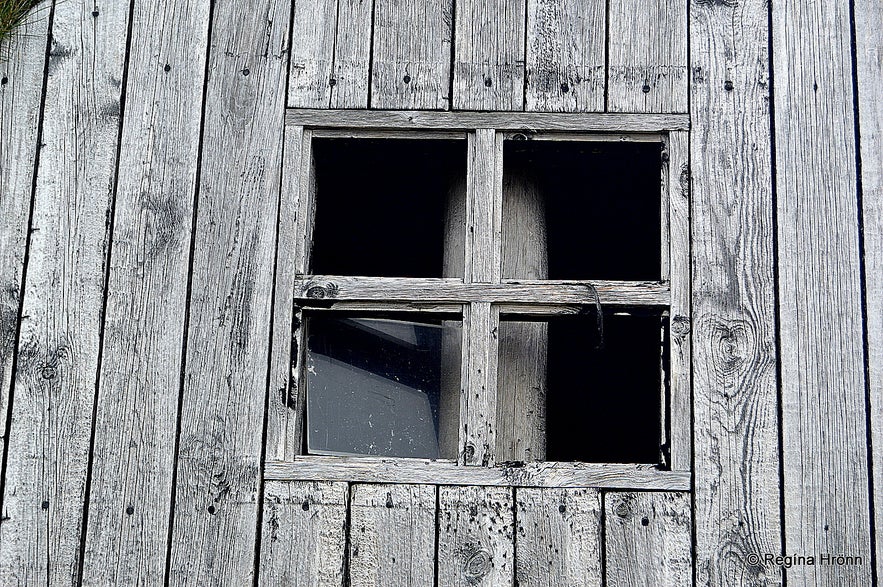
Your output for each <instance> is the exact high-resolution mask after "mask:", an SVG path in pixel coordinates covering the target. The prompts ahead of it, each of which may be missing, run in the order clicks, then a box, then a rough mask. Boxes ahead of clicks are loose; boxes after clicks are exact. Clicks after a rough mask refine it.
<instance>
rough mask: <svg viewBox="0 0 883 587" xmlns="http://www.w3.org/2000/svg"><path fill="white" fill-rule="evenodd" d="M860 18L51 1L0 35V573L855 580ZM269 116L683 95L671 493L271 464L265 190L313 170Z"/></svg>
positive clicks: (498, 5) (868, 425)
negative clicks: (417, 479)
mask: <svg viewBox="0 0 883 587" xmlns="http://www.w3.org/2000/svg"><path fill="white" fill-rule="evenodd" d="M881 19H883V13H881V8H880V5H879V3H874V2H871V3H855V4H854V5H853V4H851V3H843V2H840V3H837V2H832V1H828V0H810V1H798V0H783V1H782V2H776V3H773V4H772V6H770V5H769V4H768V3H767V2H764V1H763V0H740V1H735V0H734V1H729V0H727V1H723V0H721V1H716V0H715V1H712V0H690V1H689V2H682V1H677V2H674V1H668V0H655V1H653V2H650V3H649V4H648V3H641V2H636V1H634V0H607V2H602V1H600V0H518V1H514V2H510V1H503V0H459V1H456V2H455V1H454V0H447V1H445V2H439V3H426V2H418V1H416V0H373V1H372V0H303V1H298V2H294V3H293V5H292V2H291V1H290V0H255V1H254V2H251V3H242V2H234V1H233V0H214V1H212V0H185V1H176V2H171V1H169V2H164V1H162V0H131V2H123V3H111V4H107V5H103V4H101V3H99V4H98V5H96V4H95V3H93V2H89V3H86V2H84V1H83V0H65V1H63V2H62V1H60V0H44V2H42V3H41V4H40V5H39V7H38V8H37V10H36V12H35V13H34V15H33V16H32V17H31V18H30V20H29V21H28V22H27V24H26V26H25V30H24V31H23V32H24V34H23V35H22V36H19V37H18V38H17V39H15V40H14V41H13V42H12V43H11V44H9V45H8V46H4V47H3V48H2V49H0V55H2V57H0V59H2V61H3V62H2V63H0V223H2V224H0V231H2V232H0V433H2V437H3V453H2V454H3V457H2V470H0V499H2V505H0V507H2V512H0V584H3V585H33V584H52V585H56V584H88V585H93V584H137V583H145V584H157V583H170V584H221V585H227V584H235V585H239V584H247V583H251V582H252V581H254V580H257V581H258V582H260V583H263V584H278V583H280V582H283V581H296V580H300V581H304V579H305V578H307V579H306V582H308V583H320V584H340V583H341V581H342V580H343V579H344V577H347V576H348V577H349V578H350V580H351V581H352V583H354V584H360V585H362V584H392V583H404V582H405V577H408V580H409V581H410V582H412V583H415V584H417V583H421V582H422V583H428V584H432V583H433V581H434V580H437V581H438V584H439V585H441V584H445V585H447V584H473V583H474V581H473V579H474V578H475V577H473V576H472V575H470V573H478V574H481V576H482V577H483V578H484V579H483V580H482V581H481V584H488V585H490V584H495V585H496V584H503V585H511V584H513V583H514V580H515V577H517V578H518V583H519V584H525V585H526V584H544V583H545V584H555V581H556V580H557V579H558V578H560V577H566V576H568V573H571V572H573V569H574V568H580V569H583V570H584V573H582V574H580V575H579V576H578V577H574V578H573V581H574V582H576V583H579V582H581V583H582V584H590V585H591V584H600V581H602V580H603V581H605V582H606V584H607V585H638V584H647V585H657V584H665V583H661V581H663V580H665V581H667V582H668V583H667V584H672V585H675V584H677V585H681V584H689V583H691V582H695V583H696V584H699V585H758V584H771V585H772V584H779V583H780V582H781V581H782V580H783V579H784V580H787V581H789V582H790V583H791V584H806V585H871V584H872V583H873V581H874V580H876V579H877V578H879V577H880V576H881V573H883V567H881V564H883V563H881V560H883V539H881V536H880V528H881V527H883V424H881V423H883V297H881V293H880V292H881V291H883V188H881V186H883V180H881V161H883V158H881V156H880V153H881V149H883V143H881V136H883V110H881V100H880V99H879V98H878V97H877V96H878V94H879V90H878V89H877V88H878V86H879V82H880V77H881V73H883V33H881V27H880V26H879V23H880V22H881ZM688 31H689V33H688ZM50 35H51V36H50ZM688 41H689V43H688ZM688 47H689V53H688ZM286 107H309V108H326V109H327V108H356V109H359V108H362V109H364V108H373V109H440V110H446V109H452V108H453V109H459V110H499V111H539V112H602V113H603V112H611V113H612V112H617V113H622V112H633V113H647V112H656V113H671V112H689V113H690V115H691V120H692V128H691V132H690V137H689V154H690V164H689V166H688V167H686V168H684V169H681V170H676V172H677V173H679V174H680V175H679V176H678V178H679V179H678V182H679V185H680V187H681V194H682V195H683V196H684V197H686V198H689V201H690V215H691V234H692V284H693V296H692V301H691V305H692V318H693V319H692V324H691V331H690V333H689V336H691V337H692V348H693V359H692V362H693V406H692V409H693V418H694V422H695V425H694V431H693V458H692V469H693V475H694V480H693V491H692V492H691V493H689V494H685V493H677V492H624V491H622V492H621V491H609V490H603V491H599V490H597V489H590V488H586V489H579V490H576V489H567V490H564V489H551V488H547V489H537V488H534V489H527V488H499V487H496V488H462V487H436V486H415V485H396V486H389V487H384V486H377V485H365V484H361V483H341V482H282V481H267V482H264V480H263V474H262V473H263V462H264V459H265V458H266V457H268V456H272V457H273V458H285V457H290V454H288V453H287V452H286V451H287V450H289V449H288V447H286V446H285V443H284V441H282V440H280V438H279V436H280V435H279V433H278V430H277V429H276V428H275V427H274V426H275V424H277V423H279V422H284V421H285V418H284V414H285V411H286V410H288V409H289V408H288V406H287V401H286V398H287V397H288V389H287V386H288V384H289V381H288V378H287V376H284V375H281V374H282V373H285V372H286V365H285V362H286V357H288V356H289V350H288V345H289V344H290V341H289V340H286V339H284V338H282V339H280V338H279V337H277V338H276V339H273V340H271V332H276V329H274V328H272V325H273V323H274V322H275V323H281V324H290V323H291V321H292V320H293V319H294V318H295V317H292V315H291V305H290V297H291V292H292V291H293V287H294V271H296V270H297V265H296V264H295V265H292V266H289V265H287V264H286V263H284V262H283V263H280V265H279V266H276V260H277V258H278V259H282V260H283V261H285V260H287V259H289V258H294V259H295V261H296V260H297V252H296V251H297V250H298V248H297V247H298V245H297V243H295V242H293V240H292V236H291V234H290V232H288V231H286V230H281V231H280V230H279V228H280V227H282V228H285V227H286V226H287V225H288V224H287V223H289V222H291V221H293V220H294V219H295V218H296V217H297V215H298V214H302V213H305V212H306V213H308V211H300V210H297V208H296V205H297V201H296V199H295V198H293V196H292V194H295V193H296V188H297V186H296V185H293V184H292V183H288V182H289V181H290V179H289V178H284V177H282V176H281V173H282V162H283V160H285V161H289V162H290V163H288V164H287V165H292V166H294V167H295V168H299V169H305V170H306V171H307V172H308V165H307V166H306V167H305V166H303V165H302V163H301V162H302V158H301V153H299V151H298V149H299V145H300V141H299V140H298V137H291V136H283V129H284V122H283V121H284V115H285V109H286ZM684 148H686V147H684ZM283 182H285V183H284V188H283V189H281V190H280V186H282V185H283ZM289 250H290V251H294V252H293V253H288V252H285V251H289ZM280 251H281V252H285V253H284V254H282V253H281V252H280ZM277 255H278V257H277ZM274 292H275V295H274ZM268 422H269V423H268ZM390 503H391V504H392V505H391V506H390ZM550 504H553V505H554V507H550ZM559 506H561V507H563V510H561V509H559ZM645 520H646V523H644V521H645ZM347 523H348V524H349V534H347V533H346V532H343V530H344V526H345V525H346V524H347ZM571 524H572V525H573V526H574V528H578V531H574V530H571V529H570V525H571ZM390 526H394V527H397V528H400V527H402V526H404V527H408V528H410V531H411V532H412V535H411V536H412V537H409V538H408V540H407V541H405V540H402V539H401V536H400V535H397V534H395V533H391V532H387V531H386V530H385V529H386V528H389V527H390ZM363 527H364V533H363V532H362V531H361V529H362V528H363ZM565 527H566V529H565ZM538 528H541V529H542V530H541V531H537V529H538ZM691 529H692V530H691ZM691 532H692V534H691ZM691 543H692V546H691ZM467 544H471V545H478V546H477V547H476V548H474V549H472V550H468V549H464V548H465V546H464V545H467ZM304 545H309V551H310V552H311V554H312V555H313V556H312V557H303V556H295V553H299V552H304V550H305V548H306V547H305V546H304ZM691 548H692V551H691ZM544 549H545V550H544ZM556 549H557V552H556ZM541 552H546V553H548V554H549V555H550V556H549V557H548V558H544V557H543V556H540V553H541ZM691 552H692V556H693V560H692V562H691V561H690V560H689V557H690V556H691ZM767 552H769V553H775V554H780V553H788V554H804V555H815V556H819V555H821V554H824V553H830V554H842V555H850V556H860V557H862V559H863V562H862V564H860V565H854V566H850V567H837V566H830V565H828V566H825V565H815V566H795V567H792V568H790V569H784V568H782V567H780V566H777V565H775V564H769V563H765V562H760V563H758V562H756V561H754V560H753V558H752V556H751V555H754V554H763V553H767ZM487 553H491V554H492V555H493V556H492V560H493V561H494V566H493V567H490V568H488V565H489V562H488V558H487ZM685 553H686V555H685ZM448 554H450V556H447V555H448ZM473 555H474V556H473ZM685 556H686V557H688V558H687V559H685ZM393 557H394V558H395V559H396V562H395V564H392V563H391V562H388V561H387V559H389V561H391V560H392V558H393ZM457 557H460V558H457ZM463 557H466V558H463ZM436 561H438V563H436Z"/></svg>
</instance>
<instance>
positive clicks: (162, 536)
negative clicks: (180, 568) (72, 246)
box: [83, 0, 209, 585]
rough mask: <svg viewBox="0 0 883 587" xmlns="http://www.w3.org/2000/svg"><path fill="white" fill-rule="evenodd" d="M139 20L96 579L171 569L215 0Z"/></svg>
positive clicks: (95, 476) (107, 348) (98, 462)
mask: <svg viewBox="0 0 883 587" xmlns="http://www.w3.org/2000/svg"><path fill="white" fill-rule="evenodd" d="M132 19H133V26H132V41H131V45H132V48H131V51H130V53H129V74H128V82H127V92H126V95H127V97H128V98H127V101H126V117H125V121H124V124H123V132H122V139H121V140H122V144H123V145H124V148H123V149H121V151H120V170H121V172H120V175H119V178H118V180H117V197H116V214H115V221H114V229H113V237H112V248H111V257H110V272H109V280H108V284H107V306H106V311H105V336H104V347H103V353H102V362H101V371H100V374H99V384H98V404H97V412H96V416H95V418H96V420H95V439H94V446H93V464H92V485H91V494H90V496H89V526H88V528H87V530H86V550H85V555H84V563H83V564H84V572H83V580H84V582H86V583H88V584H96V583H104V584H132V585H133V584H137V583H161V582H162V581H163V575H164V573H165V563H166V550H167V546H168V540H169V536H168V533H169V510H170V508H171V495H172V476H173V473H174V469H175V454H174V453H175V438H176V434H177V429H178V395H179V390H180V378H181V362H182V351H183V336H184V316H185V308H186V304H187V273H188V269H189V258H190V239H191V234H190V233H191V225H192V222H193V200H194V192H195V188H196V170H197V163H198V150H199V137H200V122H201V115H202V91H203V83H204V76H205V47H206V46H207V44H208V38H207V37H208V20H209V5H208V3H207V2H203V1H197V0H191V1H187V2H177V3H175V4H169V3H167V2H161V1H157V0H143V1H137V2H135V3H134V12H133V14H132ZM158 29H162V30H164V32H165V34H163V35H157V34H156V31H157V30H158ZM166 67H168V71H166ZM159 325H162V327H159Z"/></svg>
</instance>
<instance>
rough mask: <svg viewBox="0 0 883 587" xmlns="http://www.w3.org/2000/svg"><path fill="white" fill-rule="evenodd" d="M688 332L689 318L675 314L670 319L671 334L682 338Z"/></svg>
mask: <svg viewBox="0 0 883 587" xmlns="http://www.w3.org/2000/svg"><path fill="white" fill-rule="evenodd" d="M689 333H690V319H689V318H687V317H686V316H675V317H673V318H672V319H671V334H672V336H674V337H675V338H684V337H685V336H687V335H688V334H689Z"/></svg>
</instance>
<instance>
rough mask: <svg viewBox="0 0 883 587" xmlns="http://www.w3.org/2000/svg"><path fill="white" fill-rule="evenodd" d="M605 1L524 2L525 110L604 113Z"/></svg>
mask: <svg viewBox="0 0 883 587" xmlns="http://www.w3.org/2000/svg"><path fill="white" fill-rule="evenodd" d="M606 18H607V3H606V2H604V1H603V0H528V1H527V73H526V79H525V84H526V90H525V97H526V103H525V110H529V111H533V112H603V111H604V86H605V83H606V73H607V72H606V71H605V70H604V60H605V59H606V54H605V53H606V51H607V47H606V46H605V40H606V36H605V33H606V30H605V29H606Z"/></svg>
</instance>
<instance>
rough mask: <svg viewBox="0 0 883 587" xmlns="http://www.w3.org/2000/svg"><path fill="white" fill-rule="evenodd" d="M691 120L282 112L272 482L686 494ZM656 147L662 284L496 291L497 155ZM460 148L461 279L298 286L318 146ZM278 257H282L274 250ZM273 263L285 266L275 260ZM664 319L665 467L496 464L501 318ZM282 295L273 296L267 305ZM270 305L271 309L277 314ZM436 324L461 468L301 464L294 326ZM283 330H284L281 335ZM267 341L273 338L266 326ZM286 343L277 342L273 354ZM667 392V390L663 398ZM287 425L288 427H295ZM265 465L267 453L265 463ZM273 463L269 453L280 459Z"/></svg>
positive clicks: (317, 280)
mask: <svg viewBox="0 0 883 587" xmlns="http://www.w3.org/2000/svg"><path fill="white" fill-rule="evenodd" d="M688 128H689V118H688V116H687V115H678V114H651V115H646V114H546V113H479V112H401V111H396V112H392V111H390V112H384V111H330V110H289V111H288V113H287V116H286V150H287V151H288V150H291V151H292V152H296V153H297V155H298V156H297V157H296V158H289V157H286V161H287V162H290V161H293V163H294V164H286V165H285V166H284V168H283V178H282V186H283V188H282V189H283V191H286V190H288V191H290V192H293V193H292V194H289V196H290V197H288V198H287V201H289V202H291V203H292V208H293V212H294V214H293V216H294V217H295V222H294V232H293V235H294V242H293V251H291V256H290V258H289V259H290V262H291V264H292V267H291V268H290V270H289V271H290V272H291V273H292V279H291V280H290V281H291V290H290V292H291V294H292V295H293V306H292V310H291V312H292V315H291V319H290V320H288V321H286V322H287V323H288V324H289V325H293V326H292V332H291V333H290V336H291V337H292V338H291V348H292V357H291V361H290V369H291V382H290V386H291V389H292V393H291V394H290V395H291V397H293V398H294V401H293V402H291V401H288V402H286V404H287V409H286V414H285V417H283V418H271V422H270V423H269V425H270V426H282V427H283V428H284V429H285V431H286V433H283V434H281V436H282V440H281V441H280V442H281V443H282V444H284V445H285V448H284V449H283V450H282V451H281V452H282V454H284V455H285V458H282V459H278V458H277V459H273V458H269V459H268V461H267V463H266V465H265V479H268V480H347V481H355V482H393V483H395V482H403V483H433V484H453V485H505V486H541V487H543V486H547V487H605V488H619V489H660V490H663V489H664V490H689V489H690V482H691V481H690V480H691V474H690V468H691V459H692V456H691V442H692V433H691V373H690V368H691V365H690V336H689V324H690V220H689V198H688V192H687V186H686V183H687V181H688V172H687V169H688V165H687V158H688ZM515 135H521V136H518V137H517V138H519V139H521V138H528V139H531V140H568V141H589V140H591V141H600V140H608V141H609V140H612V141H653V142H661V143H662V144H663V153H662V176H661V190H660V194H661V197H660V201H661V234H662V242H661V247H660V249H661V259H660V260H661V271H662V275H661V279H660V281H601V280H591V281H588V280H521V279H503V278H502V208H503V205H502V204H503V144H504V141H505V140H509V139H511V138H516V137H515ZM332 137H334V138H391V139H394V138H410V139H465V140H466V141H467V182H466V183H467V195H466V224H467V227H469V229H468V230H467V231H466V234H467V239H466V247H465V258H464V263H465V274H464V278H463V279H459V278H386V277H356V276H334V275H309V274H307V272H306V271H307V267H308V259H309V252H310V251H309V249H310V246H311V242H312V230H313V223H314V220H315V168H314V164H313V158H312V141H313V139H315V138H332ZM280 246H282V244H281V243H280ZM280 258H281V256H280ZM587 284H591V285H592V286H593V287H594V289H595V291H597V295H598V300H597V301H599V302H600V303H601V305H602V306H603V307H616V306H630V307H641V306H650V307H656V308H664V309H665V312H666V313H667V315H668V318H669V328H668V332H669V347H670V353H669V357H670V358H669V365H668V377H667V381H664V383H663V386H662V387H663V389H662V390H660V393H662V394H663V396H662V401H661V402H660V404H661V407H662V414H661V416H660V417H661V422H662V425H661V429H662V434H663V438H661V439H660V443H661V445H662V446H663V447H668V450H667V453H668V454H667V456H668V462H667V463H665V464H664V465H663V466H659V465H652V464H638V465H634V464H612V463H564V462H554V461H541V462H531V463H524V464H520V463H500V464H496V463H495V455H494V451H495V449H496V444H497V443H496V440H495V432H496V429H497V426H496V417H497V416H496V414H497V409H496V401H497V394H498V390H497V381H496V375H497V341H496V337H495V336H494V334H493V333H494V332H495V331H496V327H497V326H498V325H499V320H500V315H501V314H507V315H513V314H514V315H525V316H555V315H564V314H573V313H576V312H579V311H580V310H581V309H582V308H584V306H585V305H586V304H594V303H595V302H596V300H595V296H594V295H593V294H592V293H591V292H592V288H590V287H587ZM278 294H279V289H278V288H277V295H278ZM277 303H279V302H278V300H277ZM305 308H307V309H308V311H330V310H334V311H364V312H400V311H407V312H432V313H457V314H461V313H462V316H463V329H462V331H463V344H462V374H461V377H462V381H461V389H462V390H463V392H462V393H461V399H460V425H459V427H458V429H459V443H458V446H459V456H458V459H457V460H456V461H454V460H445V459H439V460H425V459H411V458H399V457H370V456H365V457H362V456H359V457H334V456H319V455H306V454H302V453H303V452H304V451H303V441H302V439H303V432H304V431H303V417H304V413H305V403H306V402H305V397H304V395H305V394H304V393H299V391H301V390H302V389H303V384H302V366H303V365H304V359H305V344H304V332H303V330H304V329H303V328H301V327H298V326H299V325H301V324H302V322H303V320H302V318H303V312H304V309H305ZM283 327H284V324H283ZM274 328H276V326H274ZM284 334H285V333H279V335H278V336H277V335H276V333H274V340H279V339H280V337H281V336H284ZM666 383H667V385H666ZM292 420H293V421H292ZM268 454H272V453H268ZM277 454H278V453H277Z"/></svg>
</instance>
